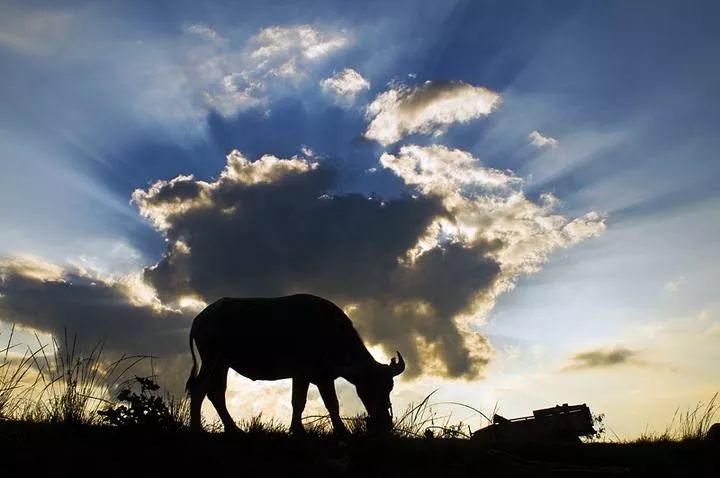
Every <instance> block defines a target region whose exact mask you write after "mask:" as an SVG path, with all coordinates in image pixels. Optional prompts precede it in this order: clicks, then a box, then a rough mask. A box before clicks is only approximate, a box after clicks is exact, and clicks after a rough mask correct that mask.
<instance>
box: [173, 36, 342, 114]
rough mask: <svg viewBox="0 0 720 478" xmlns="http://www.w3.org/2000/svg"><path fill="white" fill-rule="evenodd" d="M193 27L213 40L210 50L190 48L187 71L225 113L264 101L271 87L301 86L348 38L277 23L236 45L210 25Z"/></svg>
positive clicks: (206, 98)
mask: <svg viewBox="0 0 720 478" xmlns="http://www.w3.org/2000/svg"><path fill="white" fill-rule="evenodd" d="M188 31H189V32H190V33H194V34H200V35H203V36H206V37H210V38H212V39H213V40H214V43H213V45H212V47H210V48H208V46H207V45H205V46H204V47H196V49H194V50H193V49H191V53H190V56H189V58H188V67H187V70H188V74H189V76H190V77H191V80H192V81H193V83H195V84H196V85H197V88H198V89H199V90H200V91H201V95H202V98H203V100H204V102H205V104H206V105H207V106H208V107H210V108H212V109H214V110H216V111H217V112H219V113H220V114H222V115H223V116H232V115H234V114H237V113H238V112H239V111H242V110H244V109H248V108H253V107H257V106H260V105H263V104H264V103H266V102H267V100H268V98H269V96H270V94H271V92H272V91H275V90H279V89H282V88H287V87H292V86H295V85H297V84H298V83H299V82H300V81H302V79H303V78H304V77H305V75H306V74H307V72H308V70H309V69H310V68H311V67H312V65H313V64H315V63H317V62H318V61H320V60H322V59H323V58H324V57H326V56H327V55H329V54H331V53H332V52H334V51H336V50H338V49H340V48H342V47H344V46H345V45H346V44H347V43H348V41H349V37H348V35H347V34H346V33H345V32H344V31H343V32H339V33H327V34H326V33H321V32H320V31H318V30H317V29H315V28H314V27H311V26H309V25H300V26H289V27H279V26H272V27H267V28H264V29H262V30H260V31H259V32H258V33H256V34H255V35H253V36H252V37H250V38H249V39H248V40H247V42H246V44H245V45H244V46H243V47H242V48H240V49H237V48H232V46H231V45H230V43H229V42H227V41H224V40H223V39H222V38H221V37H220V36H219V34H218V33H217V32H215V31H214V30H211V29H209V28H208V27H203V26H198V25H194V26H192V27H190V28H189V29H188Z"/></svg>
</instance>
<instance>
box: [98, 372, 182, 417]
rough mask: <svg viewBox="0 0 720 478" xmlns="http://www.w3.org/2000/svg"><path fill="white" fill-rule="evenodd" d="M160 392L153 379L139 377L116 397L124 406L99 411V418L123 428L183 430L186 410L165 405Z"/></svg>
mask: <svg viewBox="0 0 720 478" xmlns="http://www.w3.org/2000/svg"><path fill="white" fill-rule="evenodd" d="M133 386H135V389H134V388H133ZM138 388H139V392H138V391H137V389H138ZM159 390H160V386H159V385H158V384H157V383H156V382H155V379H154V377H137V376H136V377H135V379H134V380H133V381H131V382H130V383H128V384H127V385H126V386H125V387H124V388H123V389H122V390H120V393H118V395H117V400H118V401H119V402H125V404H122V403H121V404H118V405H114V406H113V405H111V406H108V407H107V408H105V409H104V410H100V411H98V415H100V417H101V418H102V421H103V422H104V423H106V424H108V425H115V426H121V427H126V426H143V427H152V428H162V429H179V428H183V427H184V426H185V423H184V422H185V420H184V417H183V415H184V413H183V409H184V407H183V406H182V404H178V403H176V402H174V401H173V400H172V399H169V400H168V401H169V403H166V401H165V400H163V397H162V396H161V395H160V394H159V393H158V391H159Z"/></svg>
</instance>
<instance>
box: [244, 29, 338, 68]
mask: <svg viewBox="0 0 720 478" xmlns="http://www.w3.org/2000/svg"><path fill="white" fill-rule="evenodd" d="M347 42H348V38H347V36H346V34H345V32H340V33H337V34H327V35H326V34H322V33H320V32H318V31H317V30H316V29H315V28H313V27H311V26H310V25H298V26H291V27H280V26H272V27H267V28H263V29H262V30H260V31H259V32H258V33H257V34H256V35H255V36H253V37H252V38H251V39H250V40H249V44H250V45H251V46H252V48H253V50H252V53H251V54H250V56H251V57H252V58H256V59H262V60H267V59H273V58H280V59H282V61H283V62H285V61H287V60H288V59H292V58H295V59H296V58H297V56H302V57H304V58H307V59H310V60H314V59H317V58H321V57H323V56H326V55H328V54H329V53H331V52H332V51H334V50H337V49H339V48H342V47H344V46H345V45H346V44H347Z"/></svg>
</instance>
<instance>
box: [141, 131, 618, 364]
mask: <svg viewBox="0 0 720 478" xmlns="http://www.w3.org/2000/svg"><path fill="white" fill-rule="evenodd" d="M381 164H382V165H383V166H384V167H385V168H388V169H390V170H391V171H393V172H394V173H395V174H396V175H397V176H398V177H400V178H401V179H402V180H403V181H405V183H406V184H407V185H408V187H409V188H410V189H411V191H410V192H412V193H413V194H407V195H403V196H400V197H397V198H391V199H376V198H370V199H369V198H367V197H364V196H361V195H359V194H336V193H335V194H334V193H333V191H334V190H335V188H336V184H337V174H336V172H335V171H333V170H331V169H329V168H327V167H322V166H321V165H317V164H315V163H313V162H311V160H309V159H307V158H301V157H293V158H289V159H281V158H276V157H273V156H263V157H261V158H259V159H257V160H255V161H249V160H247V159H246V158H244V157H243V156H242V154H240V153H239V152H237V151H234V152H232V153H231V154H229V155H228V157H227V164H226V166H225V169H224V170H223V171H222V172H221V174H220V175H219V177H218V179H217V180H215V181H213V182H204V181H198V180H195V179H193V178H192V177H190V176H178V177H177V178H175V179H172V180H169V181H158V182H156V183H155V184H153V185H151V186H150V187H149V188H148V189H147V190H137V191H135V193H134V194H133V201H134V203H135V204H136V205H137V206H138V208H139V210H140V213H141V214H142V215H144V216H145V217H148V218H149V219H150V220H151V221H152V222H153V224H154V225H155V227H156V228H157V229H158V230H159V231H160V232H161V233H162V234H163V235H164V236H165V237H166V239H167V244H168V247H167V249H166V251H165V253H164V255H163V258H162V259H161V260H160V261H159V262H158V263H157V264H155V265H153V266H151V267H148V268H146V269H145V273H144V274H145V280H146V281H147V282H148V284H150V285H152V286H153V287H154V288H155V289H156V290H157V293H158V296H159V298H160V300H162V301H164V302H166V301H173V300H176V298H177V297H194V298H197V299H198V300H201V301H203V302H210V301H212V300H215V299H216V298H219V297H222V296H226V295H231V296H254V295H255V296H274V295H282V294H287V293H294V292H311V293H315V294H319V295H322V296H326V297H328V298H330V299H331V300H334V301H335V302H337V303H338V304H339V305H341V306H342V307H344V308H345V309H346V310H347V311H348V313H349V315H350V316H351V317H352V319H353V320H354V322H355V324H356V326H357V327H358V329H359V330H360V332H361V334H362V335H363V337H364V338H365V339H366V340H367V341H368V343H369V344H373V345H374V344H380V345H382V346H384V347H387V348H388V349H390V350H392V349H394V348H399V349H400V350H402V352H403V353H404V354H405V355H406V357H407V358H408V362H409V363H411V364H412V369H411V370H410V371H409V373H411V374H412V373H415V374H417V373H420V372H421V371H424V372H429V373H437V374H440V375H448V376H454V377H460V376H465V377H472V376H476V375H477V374H478V373H480V372H481V371H482V369H483V366H484V364H485V363H486V362H487V360H488V358H489V355H490V347H489V345H488V344H487V342H486V341H485V339H484V337H483V336H482V335H481V334H479V333H478V332H477V329H476V328H474V327H475V326H477V325H478V324H480V323H482V318H483V317H484V315H485V313H486V312H487V311H488V310H489V309H490V308H491V307H492V305H493V303H494V300H495V298H496V297H497V296H498V295H499V294H500V293H502V292H503V291H505V290H507V289H508V288H510V287H512V285H513V284H514V281H515V280H516V279H517V277H518V276H519V275H520V274H523V273H530V272H533V271H535V270H537V269H538V268H539V266H540V265H541V264H542V262H544V261H545V260H546V259H547V256H548V255H549V254H550V253H551V252H552V251H554V250H557V249H558V248H561V247H564V246H567V245H570V244H573V243H575V242H578V241H580V240H583V239H585V238H587V237H590V236H592V235H595V234H598V233H599V232H600V231H602V229H603V227H604V222H603V218H602V217H600V216H599V215H597V214H595V213H589V214H588V215H586V216H584V217H581V218H576V219H568V218H565V217H563V216H560V215H558V214H555V213H553V212H552V207H553V206H554V205H555V204H556V203H557V201H555V200H554V199H553V197H552V196H550V195H545V196H543V199H542V200H541V202H539V203H535V202H533V201H530V200H529V199H527V198H526V197H525V196H524V195H523V193H522V191H521V187H522V181H521V180H520V179H519V178H517V177H516V176H514V175H513V174H512V173H511V172H508V171H499V170H495V169H492V168H487V167H484V166H482V165H481V164H480V163H479V161H478V160H477V159H476V158H473V157H472V155H470V154H469V153H467V152H464V151H460V150H453V149H449V148H446V147H443V146H437V145H435V146H427V147H420V146H414V145H409V146H406V147H403V148H401V150H400V152H399V153H398V155H389V154H385V155H383V156H382V158H381Z"/></svg>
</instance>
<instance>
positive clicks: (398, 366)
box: [389, 352, 405, 377]
mask: <svg viewBox="0 0 720 478" xmlns="http://www.w3.org/2000/svg"><path fill="white" fill-rule="evenodd" d="M397 356H398V358H397V361H396V360H395V357H393V358H392V359H390V365H389V367H390V371H391V372H392V374H393V377H396V376H398V375H400V374H401V373H403V372H404V371H405V359H403V356H402V354H400V352H398V353H397Z"/></svg>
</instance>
